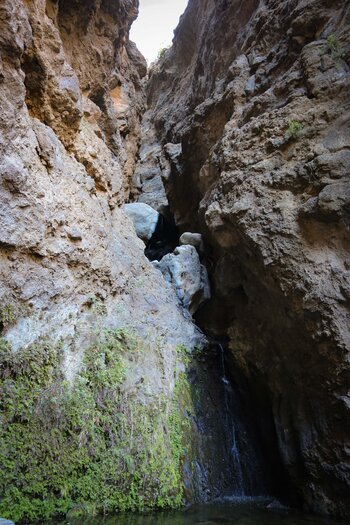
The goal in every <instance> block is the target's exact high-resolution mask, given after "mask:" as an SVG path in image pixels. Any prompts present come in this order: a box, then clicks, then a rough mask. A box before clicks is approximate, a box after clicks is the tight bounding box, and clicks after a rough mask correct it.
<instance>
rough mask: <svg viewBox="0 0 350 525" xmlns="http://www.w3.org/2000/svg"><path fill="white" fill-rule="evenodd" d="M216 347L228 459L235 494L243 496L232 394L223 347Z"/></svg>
mask: <svg viewBox="0 0 350 525" xmlns="http://www.w3.org/2000/svg"><path fill="white" fill-rule="evenodd" d="M218 347H219V351H220V358H221V374H222V375H221V380H222V382H223V384H224V402H225V422H226V428H227V431H228V434H229V447H230V460H231V461H232V469H233V471H234V473H235V478H236V481H237V486H236V489H235V492H236V494H235V495H236V496H245V490H244V481H243V471H242V464H241V458H240V452H239V448H238V446H237V436H236V426H235V422H234V420H233V417H232V408H233V407H232V406H231V408H230V403H229V401H231V405H232V395H230V394H231V392H232V384H231V381H230V380H229V379H228V377H227V375H226V367H225V355H224V348H223V346H222V345H221V344H220V343H219V344H218Z"/></svg>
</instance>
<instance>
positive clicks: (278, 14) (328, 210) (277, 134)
mask: <svg viewBox="0 0 350 525" xmlns="http://www.w3.org/2000/svg"><path fill="white" fill-rule="evenodd" d="M349 26H350V6H349V3H348V2H344V1H342V0H336V1H334V2H332V3H329V2H328V1H326V0H312V1H309V2H304V1H302V0H291V1H286V2H280V1H273V0H271V1H266V2H258V1H257V0H251V1H248V2H239V1H238V0H237V1H235V0H234V1H232V2H227V1H226V0H219V1H215V2H214V1H213V0H205V1H202V0H190V2H189V5H188V7H187V9H186V12H185V14H184V15H183V17H182V18H181V21H180V24H179V26H178V28H177V30H176V32H175V38H174V44H173V47H172V48H171V49H170V50H169V51H167V52H166V54H165V56H164V57H163V58H162V60H161V61H160V62H159V63H158V64H157V65H156V66H155V67H154V69H153V72H152V75H151V79H150V83H149V89H148V99H149V104H150V106H151V107H152V110H153V117H152V120H153V122H154V124H155V126H156V128H157V131H158V136H159V138H160V140H161V141H162V143H163V154H164V155H166V156H167V158H168V161H169V163H170V169H171V175H170V177H167V178H166V189H167V196H168V200H169V204H170V208H171V211H172V213H173V215H174V217H175V218H176V221H177V224H178V225H179V227H180V229H181V231H183V232H184V231H187V230H189V231H193V229H195V231H198V232H201V233H202V234H203V236H204V239H205V247H206V260H207V266H208V269H209V271H210V276H211V279H212V282H213V288H214V292H213V299H212V301H211V305H210V306H209V307H208V308H207V309H206V311H204V312H203V311H202V313H201V315H199V322H200V323H201V325H202V326H203V327H205V328H206V329H207V330H209V331H211V332H213V333H215V334H221V335H226V336H227V337H228V339H229V346H230V351H231V356H232V362H233V363H234V365H233V366H234V367H236V366H237V365H238V366H239V367H240V369H241V371H242V372H243V373H244V374H245V375H246V377H247V378H248V379H249V383H250V385H251V387H252V389H253V390H255V392H259V391H260V392H265V393H266V395H267V396H268V399H269V403H270V406H271V409H272V412H273V418H274V423H275V429H276V432H277V436H278V451H276V454H277V453H280V454H281V457H282V461H283V463H284V465H285V466H286V468H287V469H288V471H289V476H290V479H291V480H292V483H293V484H294V489H295V491H297V492H298V493H299V495H300V497H301V500H302V502H303V504H304V506H305V507H307V508H309V509H312V510H313V511H316V512H320V513H329V514H334V515H337V516H348V515H349V513H350V508H349V498H348V495H349V484H350V479H349V476H350V470H349V468H350V461H349V436H350V428H349V421H350V417H349V416H350V414H349V406H350V398H349V392H348V388H349V349H350V333H349V326H350V323H349V321H350V319H349V300H350V294H349V278H350V274H349V248H350V243H349V217H350V215H349V212H350V208H349V187H350V186H349V185H350V180H349V170H350V157H349V148H350V128H349V122H350V97H349V93H350V89H349V88H350V69H349V56H350V40H349V35H350V31H349Z"/></svg>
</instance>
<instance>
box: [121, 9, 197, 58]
mask: <svg viewBox="0 0 350 525" xmlns="http://www.w3.org/2000/svg"><path fill="white" fill-rule="evenodd" d="M187 3H188V0H140V12H139V16H138V19H137V20H136V21H135V22H134V23H133V25H132V27H131V31H130V39H131V40H132V41H133V42H135V43H136V45H137V47H138V48H139V50H140V51H141V53H142V54H143V55H144V56H145V58H146V60H147V62H148V63H149V64H150V63H151V62H153V61H154V60H155V59H156V58H157V55H158V53H159V51H160V49H162V48H163V47H168V46H170V45H171V42H172V39H173V36H174V29H175V28H176V26H177V24H178V22H179V18H180V16H181V15H182V13H183V12H184V11H185V9H186V6H187Z"/></svg>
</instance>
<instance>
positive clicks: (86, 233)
mask: <svg viewBox="0 0 350 525" xmlns="http://www.w3.org/2000/svg"><path fill="white" fill-rule="evenodd" d="M137 7H138V2H137V1H136V0H115V1H113V2H112V1H107V0H74V1H71V0H47V1H44V0H34V1H31V2H27V1H25V0H2V1H1V5H0V52H1V59H0V103H1V115H0V174H1V177H0V200H1V205H0V217H1V232H0V275H1V279H0V298H1V307H0V329H1V338H0V404H1V427H0V464H1V476H0V515H1V516H3V517H4V518H9V519H13V520H14V521H15V522H20V521H23V520H27V521H33V520H38V519H44V520H46V519H49V518H50V517H52V516H56V515H62V514H63V515H65V514H66V513H69V515H70V516H72V517H74V515H82V514H85V513H95V512H100V511H102V512H110V511H118V510H137V509H139V510H143V509H147V508H149V509H152V508H164V507H172V506H177V505H179V504H180V503H181V502H182V501H183V500H184V476H183V473H182V462H183V456H184V450H185V448H186V450H188V449H189V448H190V447H191V444H190V442H189V441H191V439H192V438H191V437H190V436H191V435H194V434H195V432H196V430H195V428H194V430H193V432H191V431H190V430H189V424H188V422H187V420H188V418H189V415H188V414H189V413H192V412H191V411H192V409H191V408H190V407H191V406H192V404H191V403H192V401H191V394H190V390H191V385H190V383H189V381H188V377H187V375H186V373H185V368H186V367H185V365H186V366H187V365H188V362H189V357H188V356H189V355H190V354H191V350H192V349H193V348H196V349H197V350H198V349H200V348H202V347H203V345H204V344H205V338H204V336H203V335H202V334H201V332H200V331H199V330H198V329H197V328H196V327H195V326H194V325H193V323H192V320H191V318H190V316H189V315H188V313H187V312H184V311H183V310H182V309H181V308H179V306H178V300H177V298H176V295H175V293H174V291H173V290H172V288H171V286H170V285H167V284H166V282H165V280H164V279H163V277H162V275H161V274H160V273H159V272H158V271H156V270H155V269H154V268H153V267H152V265H151V263H150V262H149V261H148V260H147V259H146V257H145V256H144V253H143V252H144V245H143V243H142V242H141V241H140V240H139V239H138V238H137V236H136V234H135V231H134V228H133V225H132V223H131V221H130V219H129V218H128V217H127V215H126V214H125V213H124V211H123V210H122V205H123V204H124V203H125V202H126V201H127V200H128V199H129V195H130V190H131V177H132V174H133V171H134V165H135V158H136V152H137V150H138V143H139V140H140V115H141V112H142V110H143V107H144V100H143V98H144V95H143V91H142V85H141V84H142V82H141V80H142V77H143V76H144V75H145V73H146V65H145V61H144V60H143V58H142V57H141V56H140V54H139V53H138V51H137V49H136V47H135V46H134V44H132V43H131V42H130V41H129V38H128V32H129V28H130V24H131V22H132V20H133V19H134V18H135V17H136V15H137ZM185 348H186V352H185V350H184V349H185ZM204 391H205V389H204ZM203 395H205V394H203ZM193 410H194V409H193ZM215 410H216V409H215V408H214V407H212V412H213V413H214V411H215ZM195 420H196V416H195V414H193V427H195ZM186 425H187V426H186ZM220 425H221V426H220ZM215 426H216V427H217V428H218V429H220V428H222V423H220V421H217V424H216V423H215ZM185 429H186V431H185ZM197 433H198V432H197ZM222 433H223V432H222V431H221V434H222ZM185 436H187V437H185ZM223 454H224V452H222V454H221V456H222V455H223ZM202 456H203V455H202ZM213 457H215V454H214V456H213ZM196 458H198V456H197V455H196V454H195V453H193V461H195V460H196ZM202 460H203V461H205V458H204V457H202V459H198V461H202ZM144 487H146V488H144ZM191 490H192V494H193V495H194V494H195V493H196V489H195V488H192V489H191Z"/></svg>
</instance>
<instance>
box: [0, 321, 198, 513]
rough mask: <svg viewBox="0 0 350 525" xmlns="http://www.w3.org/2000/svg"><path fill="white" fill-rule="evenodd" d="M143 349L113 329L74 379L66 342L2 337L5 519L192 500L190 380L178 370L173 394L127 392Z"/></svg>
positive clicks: (0, 509) (0, 485)
mask: <svg viewBox="0 0 350 525" xmlns="http://www.w3.org/2000/svg"><path fill="white" fill-rule="evenodd" d="M141 351H142V342H140V341H139V340H138V339H137V338H136V337H134V336H130V335H128V334H126V333H125V332H124V331H122V330H118V331H113V330H108V331H104V332H103V333H102V334H101V335H100V336H99V338H98V340H97V341H96V343H95V344H93V345H92V346H91V347H90V348H89V349H88V350H87V351H86V352H85V357H84V362H83V367H82V369H81V371H80V373H79V374H78V375H77V377H76V378H75V380H74V384H73V385H72V384H69V383H68V382H67V381H66V380H65V378H64V376H63V374H62V372H61V370H62V366H61V365H62V359H63V350H62V349H61V348H60V347H59V345H58V346H57V345H55V346H53V345H51V344H49V343H42V344H40V345H35V346H32V347H30V348H27V349H23V350H21V351H18V352H13V351H12V349H11V347H10V346H9V344H8V343H6V341H5V340H1V344H0V363H1V368H0V380H1V384H0V404H1V427H0V464H1V465H2V475H1V479H0V515H2V516H4V517H8V518H11V519H13V520H14V521H16V522H20V521H25V520H28V521H34V520H38V519H48V518H51V517H53V516H58V515H66V514H69V515H82V514H87V513H88V514H93V513H99V512H104V513H106V512H111V511H113V512H118V511H126V510H130V511H143V510H147V509H155V508H172V507H177V506H179V505H180V504H181V503H182V500H183V483H182V472H181V464H182V458H183V455H184V451H185V449H184V445H185V441H186V432H185V430H186V428H188V421H187V416H188V411H189V410H190V403H191V401H190V395H189V386H188V382H187V379H186V376H185V374H184V373H179V372H177V373H176V374H177V378H176V380H175V388H174V391H173V393H172V396H169V395H165V394H163V395H160V396H155V397H154V399H151V400H150V401H148V402H145V401H144V400H143V401H142V399H143V398H142V396H137V395H135V394H133V395H132V396H131V395H130V394H127V393H126V392H125V391H124V390H123V382H124V379H125V377H126V375H127V373H128V367H129V366H130V356H131V360H132V356H133V355H135V356H136V355H137V354H138V353H139V352H141ZM174 354H176V359H177V360H181V356H180V355H179V354H178V353H177V352H174ZM135 359H136V357H135ZM140 388H142V385H141V386H140Z"/></svg>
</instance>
